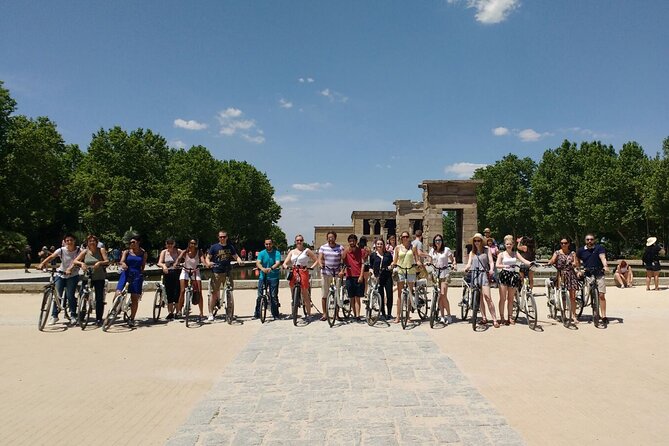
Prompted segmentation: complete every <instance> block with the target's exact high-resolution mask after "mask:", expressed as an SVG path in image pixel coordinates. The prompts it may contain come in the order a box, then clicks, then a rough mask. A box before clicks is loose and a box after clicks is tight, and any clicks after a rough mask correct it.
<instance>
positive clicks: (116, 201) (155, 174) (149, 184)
mask: <svg viewBox="0 0 669 446" xmlns="http://www.w3.org/2000/svg"><path fill="white" fill-rule="evenodd" d="M169 157H170V149H169V148H168V146H167V142H166V141H165V139H164V138H163V137H162V136H160V135H157V134H154V133H153V132H152V131H151V130H143V129H137V130H134V131H132V132H130V133H127V132H126V131H124V130H123V129H121V128H120V127H114V128H112V129H110V130H103V129H100V130H99V131H98V132H97V133H96V134H95V135H93V139H92V140H91V143H90V145H89V148H88V153H87V154H86V156H85V157H84V158H83V160H82V161H81V163H80V164H79V168H78V169H77V172H76V175H75V180H74V186H75V189H76V190H77V191H78V193H79V194H80V197H81V199H82V200H83V203H85V205H86V209H85V210H84V211H83V213H82V215H83V219H84V225H85V226H86V228H88V229H89V230H90V231H92V232H94V233H96V234H98V235H99V236H100V237H102V238H103V239H104V240H105V241H106V242H112V243H120V242H121V240H120V238H121V237H120V235H121V234H123V232H124V231H125V230H126V229H127V228H128V227H129V226H132V227H133V228H134V229H135V230H136V231H138V232H139V234H141V235H142V237H143V238H144V240H148V241H153V242H158V241H159V239H160V238H161V237H160V236H159V234H158V231H159V228H161V227H162V226H163V224H164V223H165V221H166V217H167V216H168V211H167V208H166V205H165V203H167V198H168V193H167V190H168V184H167V178H166V175H165V172H166V168H167V165H168V162H169Z"/></svg>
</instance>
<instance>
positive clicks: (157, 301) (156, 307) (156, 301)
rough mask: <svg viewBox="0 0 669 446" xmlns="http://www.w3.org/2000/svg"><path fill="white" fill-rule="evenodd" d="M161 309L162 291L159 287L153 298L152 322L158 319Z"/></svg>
mask: <svg viewBox="0 0 669 446" xmlns="http://www.w3.org/2000/svg"><path fill="white" fill-rule="evenodd" d="M162 308H163V290H162V289H161V288H160V287H159V288H158V289H157V290H156V294H155V295H154V296H153V322H158V319H160V310H161V309H162Z"/></svg>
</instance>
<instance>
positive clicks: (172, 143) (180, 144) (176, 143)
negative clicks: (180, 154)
mask: <svg viewBox="0 0 669 446" xmlns="http://www.w3.org/2000/svg"><path fill="white" fill-rule="evenodd" d="M169 145H170V146H172V147H176V148H177V149H185V148H186V143H185V142H183V141H182V140H180V139H176V140H174V141H170V142H169Z"/></svg>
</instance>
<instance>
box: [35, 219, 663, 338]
mask: <svg viewBox="0 0 669 446" xmlns="http://www.w3.org/2000/svg"><path fill="white" fill-rule="evenodd" d="M484 234H485V235H483V234H481V233H478V232H477V233H476V234H474V235H473V236H472V238H471V240H470V244H469V245H467V248H468V251H469V252H468V255H467V262H466V263H465V264H464V268H463V270H464V271H465V272H466V273H468V274H467V276H466V279H465V280H468V282H469V283H470V284H471V283H476V284H477V285H479V286H480V289H481V293H482V297H483V302H482V304H481V315H482V318H481V323H482V324H488V323H489V321H488V313H489V315H490V318H491V320H490V322H491V323H492V324H493V326H494V327H495V328H498V327H500V326H501V325H513V324H514V323H515V322H514V320H513V318H512V317H511V313H512V306H513V301H514V298H515V293H516V292H517V290H518V288H519V284H520V281H521V278H522V277H523V276H524V275H525V274H527V275H529V279H530V286H531V285H532V284H531V282H532V279H533V277H532V272H531V269H530V267H531V266H535V265H536V264H535V262H534V260H535V254H534V247H533V244H532V241H531V239H530V238H527V237H521V238H518V239H515V238H514V237H513V236H511V235H507V236H505V237H504V239H503V243H500V244H499V245H498V243H497V242H496V241H495V240H494V238H493V237H492V236H491V235H490V230H489V229H488V228H486V229H485V230H484ZM651 239H652V242H653V243H655V242H656V239H655V238H654V237H651V238H649V239H648V241H649V243H648V245H649V246H650V245H651V243H650V242H651ZM347 242H348V243H347V246H343V245H340V244H339V243H337V233H336V232H335V231H330V232H328V233H327V242H326V243H325V244H323V245H322V246H320V247H319V248H318V250H316V251H315V252H314V251H313V250H312V249H310V248H308V247H306V246H305V242H304V237H303V236H302V235H297V236H296V237H295V247H294V248H293V249H291V250H290V251H288V252H287V253H286V255H285V258H284V259H283V260H282V256H281V253H280V252H279V251H278V249H276V248H275V247H274V246H273V241H272V240H271V239H268V240H265V249H264V250H263V251H261V252H260V253H259V254H258V256H257V259H256V267H257V269H258V271H259V276H260V277H259V282H258V299H257V301H256V306H255V310H254V314H253V318H254V319H256V318H258V317H259V316H260V315H259V313H260V300H261V296H262V293H263V292H264V289H265V285H267V286H268V288H269V294H270V297H271V312H272V316H273V317H274V318H275V319H279V318H282V317H283V315H282V314H281V313H280V312H279V306H280V305H279V300H278V290H279V278H280V270H281V269H286V270H290V274H289V275H288V279H289V286H290V289H291V295H292V291H293V288H294V287H295V286H297V284H298V283H299V286H300V287H301V291H302V293H301V295H302V299H303V304H304V308H305V312H306V316H305V317H306V318H311V316H312V315H311V309H312V296H311V287H310V283H311V281H310V272H309V271H310V270H312V269H315V268H319V269H320V270H321V278H322V279H321V281H322V283H321V290H322V296H321V309H322V316H321V318H320V320H322V321H325V320H326V313H327V308H326V297H327V293H328V290H329V289H330V285H331V283H332V281H334V280H337V279H341V280H342V281H343V283H344V285H345V289H346V297H345V298H346V299H349V300H350V305H351V309H352V316H353V318H354V320H362V317H361V306H362V303H363V301H364V300H365V296H366V295H367V292H368V289H369V286H370V285H369V283H370V279H371V280H372V281H375V283H377V284H378V287H377V289H378V292H379V294H380V296H381V303H382V304H381V309H380V310H381V314H382V316H383V317H384V318H385V319H386V320H388V321H392V322H394V323H398V322H400V320H399V311H398V312H397V314H396V315H395V317H393V301H394V300H395V299H394V298H393V290H394V289H396V290H397V296H398V300H397V302H399V298H400V296H401V294H402V291H403V289H404V287H405V286H408V287H409V288H410V290H411V293H412V294H413V295H414V296H415V293H414V291H413V290H414V289H415V287H416V284H417V280H421V279H426V278H427V277H426V276H427V274H428V272H429V271H431V272H432V273H433V275H432V276H433V280H434V281H435V282H437V281H438V285H437V287H438V289H439V298H438V312H439V316H438V317H439V321H440V322H441V323H442V324H444V325H448V324H450V323H452V322H453V316H452V314H451V308H450V305H449V301H448V296H447V293H448V284H449V281H450V271H452V270H456V269H457V263H456V259H455V256H454V254H453V251H452V250H451V249H450V248H449V247H447V246H445V243H444V237H443V236H442V235H441V234H437V235H435V236H434V237H433V239H432V243H431V245H430V246H429V248H428V249H426V247H425V246H424V244H423V237H422V231H421V230H416V231H415V232H414V234H413V235H411V234H410V233H409V232H408V231H403V232H402V233H401V234H400V237H399V243H398V241H397V239H396V236H395V235H389V236H388V239H387V240H384V239H383V238H376V239H375V240H374V241H373V245H372V246H371V247H368V246H367V239H366V238H365V237H361V238H360V239H358V237H357V236H356V235H355V234H351V235H349V236H348V238H347ZM653 246H654V245H653ZM56 259H60V266H59V267H58V269H57V274H56V279H55V286H56V289H57V291H58V294H59V295H60V296H63V299H64V300H65V301H66V303H67V307H68V308H69V311H70V316H68V315H65V318H66V319H68V320H69V321H70V323H72V324H75V323H76V320H77V315H76V308H77V305H76V296H75V292H76V288H77V285H78V283H79V278H80V272H79V270H82V271H83V272H87V271H88V270H90V271H91V274H90V280H91V288H92V289H94V293H95V323H96V324H97V325H98V326H99V325H102V321H103V317H104V316H103V311H104V305H105V292H106V290H105V286H104V284H105V279H106V268H107V266H108V265H109V257H108V254H107V252H106V250H105V248H104V245H103V244H102V243H100V241H99V239H98V238H97V237H96V236H95V235H89V236H88V237H87V239H86V244H85V245H82V246H81V247H79V246H77V245H76V240H75V238H74V236H72V235H67V236H65V237H64V239H63V243H62V247H61V248H59V249H56V250H54V251H53V252H52V253H51V254H50V255H49V256H47V257H45V258H43V259H42V261H41V263H40V264H39V266H38V269H44V267H45V266H46V265H49V264H50V263H51V262H53V261H55V260H56ZM235 261H236V262H237V263H242V258H241V257H240V256H239V255H238V253H237V250H236V249H235V247H234V245H233V244H232V243H231V242H230V241H229V239H228V233H227V231H224V230H222V231H220V232H219V233H218V241H217V242H216V243H213V244H212V245H211V246H210V247H209V248H208V249H207V250H205V251H202V250H200V248H199V246H198V241H197V240H194V239H191V240H189V242H188V246H187V247H186V248H185V249H179V248H178V247H177V246H176V242H175V240H174V239H168V240H166V242H165V248H164V249H163V250H162V251H161V252H160V255H159V257H158V262H157V266H158V267H159V268H160V269H161V270H162V273H163V284H164V288H165V293H166V298H167V307H168V314H167V317H166V319H167V320H168V321H170V320H174V319H179V318H180V317H181V311H182V308H183V306H184V294H185V293H184V291H185V288H186V286H187V283H188V281H189V279H191V280H193V279H194V280H193V281H194V283H195V291H196V292H195V296H196V297H195V298H194V301H193V304H196V305H197V306H198V307H199V318H200V320H202V319H203V318H204V299H203V297H202V291H201V290H202V285H201V281H202V276H201V272H200V270H201V268H203V267H206V268H211V270H212V279H211V288H212V290H211V291H212V292H211V293H210V295H211V298H210V300H209V302H207V304H208V305H207V306H208V308H207V309H208V316H207V319H208V321H209V322H211V321H213V320H214V314H215V308H214V306H215V305H216V302H217V300H218V297H219V296H218V295H219V293H220V290H221V288H222V287H223V286H225V283H226V281H228V280H229V281H230V286H231V287H232V286H233V281H232V276H231V274H230V272H231V269H232V266H233V262H235ZM118 263H119V267H120V275H119V280H118V285H117V287H116V295H118V294H119V293H120V292H121V290H123V289H124V288H125V286H126V284H127V292H128V293H129V294H130V296H131V314H130V317H129V318H128V321H127V322H128V325H129V326H131V327H133V326H134V325H135V316H136V313H137V308H138V303H139V300H140V297H141V294H142V288H143V280H144V279H143V272H144V269H145V267H146V263H147V252H146V251H145V250H144V249H142V247H141V239H140V237H138V236H135V237H132V238H131V239H130V240H129V244H128V248H127V249H126V250H124V251H123V252H122V253H121V256H120V259H119V262H118ZM548 265H552V266H554V267H555V268H556V269H557V271H558V276H557V281H558V283H560V282H562V283H564V285H565V287H566V289H567V290H568V292H569V299H570V301H571V306H570V308H571V311H572V314H571V317H572V319H573V322H574V323H578V320H577V317H576V314H575V310H576V304H575V299H576V291H577V290H578V289H579V287H580V286H581V284H580V280H579V274H581V273H579V272H578V270H579V268H580V267H581V266H583V269H584V271H585V279H584V280H585V281H586V283H590V282H591V281H597V285H598V290H599V302H600V308H601V316H602V318H603V320H604V321H605V322H608V319H607V317H606V284H605V281H604V273H605V272H607V271H608V264H607V260H606V255H605V250H604V248H603V247H602V246H601V245H599V244H596V243H595V237H594V236H593V235H592V234H588V235H586V237H585V246H582V247H580V248H579V249H578V250H574V249H573V246H572V241H571V240H570V239H569V238H568V237H565V238H562V239H561V240H560V249H558V250H556V251H555V252H554V253H553V255H552V257H551V258H550V260H549V261H548ZM519 267H521V268H519ZM630 272H631V268H630ZM616 273H618V271H616ZM189 275H190V277H189ZM621 276H622V274H621ZM625 283H626V286H627V282H625ZM630 285H631V283H630ZM495 286H497V287H499V305H498V307H497V308H498V311H499V316H497V312H496V309H495V305H494V303H493V300H492V295H491V287H495ZM460 305H462V303H460ZM486 306H487V311H486ZM505 314H506V316H505ZM336 317H337V318H338V319H340V317H339V315H336ZM58 321H59V314H58V308H57V307H56V305H54V307H53V309H52V318H51V321H50V325H53V324H56V323H57V322H58Z"/></svg>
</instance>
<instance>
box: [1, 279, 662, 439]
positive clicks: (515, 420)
mask: <svg viewBox="0 0 669 446" xmlns="http://www.w3.org/2000/svg"><path fill="white" fill-rule="evenodd" d="M452 291H453V294H452V296H451V299H450V300H451V304H452V308H453V309H454V310H458V312H459V308H458V307H457V306H456V305H455V301H456V296H457V295H458V294H459V293H460V290H459V289H457V288H454V289H453V290H452ZM281 292H282V296H284V295H285V296H286V297H285V298H284V297H282V300H285V299H287V294H284V293H287V291H286V290H282V291H281ZM494 292H495V293H496V290H495V291H494ZM254 295H255V291H252V290H248V291H246V290H245V291H241V290H239V291H237V292H236V305H237V313H238V314H240V315H242V316H245V315H250V314H251V313H252V305H253V303H254ZM608 296H609V312H608V313H609V318H611V319H615V320H613V321H612V323H611V324H610V325H609V327H608V328H607V329H605V330H598V329H596V328H595V327H594V326H592V325H591V324H588V323H587V322H582V323H581V324H580V325H579V328H578V330H567V329H565V328H564V327H562V326H561V325H558V324H555V323H554V322H551V321H549V320H548V319H546V317H545V314H546V312H545V308H546V305H545V302H546V301H545V298H539V299H538V303H539V308H540V311H541V312H540V325H541V327H542V329H543V331H538V332H532V331H531V330H529V329H528V327H527V326H526V325H524V324H518V325H516V326H512V327H502V328H499V329H493V328H492V327H491V328H490V329H488V330H487V331H485V332H479V333H473V332H472V330H471V326H470V325H469V324H464V323H456V324H454V325H451V326H448V327H446V328H443V329H436V330H431V329H430V328H429V324H426V323H424V324H422V325H420V326H418V327H416V328H415V329H418V330H427V331H428V332H429V333H430V336H431V337H432V339H434V341H435V342H436V343H437V344H438V345H439V346H440V348H441V349H442V350H443V351H444V352H445V353H446V354H448V355H449V356H451V357H452V358H453V359H454V360H455V361H456V363H457V365H458V367H459V368H460V369H461V370H462V371H463V372H464V373H465V374H466V375H467V376H468V377H469V378H470V379H471V381H472V382H473V384H474V385H475V386H476V387H477V388H478V389H479V390H480V391H481V393H482V394H483V395H484V396H485V397H487V398H488V399H489V400H490V401H491V403H492V404H494V405H495V407H496V408H497V409H498V410H499V411H500V413H501V414H502V415H503V416H505V417H506V418H507V420H508V421H509V423H510V424H511V426H512V427H513V428H515V429H516V430H518V431H519V432H520V434H521V435H522V436H523V437H524V438H525V440H526V441H527V442H528V443H529V444H537V445H543V444H593V443H601V444H666V439H667V438H669V424H668V423H666V421H665V420H666V414H667V413H669V399H668V398H666V394H667V390H666V389H667V388H669V376H668V374H667V371H668V370H669V355H667V354H666V352H667V346H666V343H667V341H669V335H668V329H667V325H666V321H667V320H668V319H669V290H664V291H660V292H645V291H644V290H643V288H642V287H636V288H633V289H627V290H618V289H615V288H613V287H609V295H608ZM148 297H149V296H148V295H147V296H146V297H145V299H144V301H143V302H142V303H141V304H140V316H139V318H140V319H143V318H144V319H148V318H149V312H150V310H151V308H150V306H151V305H150V301H149V299H148ZM39 299H40V297H39V296H38V295H37V294H0V307H1V308H3V311H2V314H1V315H0V351H2V352H3V358H4V361H3V364H2V367H0V394H1V395H2V403H1V404H0V416H2V419H3V420H4V422H3V423H2V426H0V438H2V439H3V440H2V443H3V444H31V445H33V444H46V443H49V444H66V443H70V444H72V443H74V444H77V443H82V442H84V441H85V442H94V443H98V444H162V443H164V441H165V440H166V439H167V438H168V437H169V436H170V435H171V434H172V433H173V432H174V431H175V430H176V428H177V427H178V426H179V425H180V424H181V423H183V421H184V420H185V419H186V417H187V415H188V414H189V412H190V411H191V409H192V408H193V407H194V406H195V404H196V403H197V402H198V400H199V399H200V398H201V397H202V396H203V395H205V393H206V392H207V391H208V389H209V388H210V387H211V385H212V384H213V382H214V381H215V380H216V378H217V377H218V376H219V374H220V372H221V370H222V369H223V368H224V367H225V366H226V365H227V364H228V363H229V362H230V361H231V359H232V358H233V357H234V356H235V355H236V354H237V353H238V352H239V351H240V350H241V349H243V348H244V346H245V345H246V343H247V341H248V340H249V339H250V337H251V336H253V335H254V334H255V333H256V331H257V330H258V329H259V328H260V323H259V322H257V321H253V322H251V321H250V320H248V319H244V320H243V321H244V323H243V324H240V325H234V326H229V325H227V324H225V323H222V322H217V323H215V324H213V325H208V324H206V325H204V326H202V327H199V328H190V329H187V328H186V327H185V326H184V324H183V323H181V322H172V323H169V324H164V323H162V324H158V325H151V324H148V323H147V324H140V326H139V327H138V328H137V329H136V330H133V331H129V330H128V329H127V328H126V327H125V326H122V324H119V325H118V326H116V327H112V329H111V330H110V332H109V333H103V332H102V331H101V330H99V329H94V328H91V327H89V328H88V329H87V330H86V331H84V332H82V330H81V329H79V328H78V327H76V328H68V329H65V326H64V325H63V324H59V325H56V326H55V327H53V328H49V327H47V330H46V332H44V333H40V332H39V331H38V330H37V322H36V320H37V313H38V311H37V309H38V308H39ZM495 300H497V299H495ZM584 315H585V316H587V315H589V309H586V310H585V311H584ZM282 323H283V322H282ZM285 323H286V329H293V327H292V325H291V324H290V322H288V321H286V322H285ZM196 327H197V325H196ZM360 329H361V330H369V328H368V327H366V326H360ZM372 334H373V332H372V331H371V330H370V335H372ZM662 352H665V353H664V354H663V353H662ZM426 385H431V384H430V383H426ZM435 385H436V384H435ZM440 385H447V383H444V384H440Z"/></svg>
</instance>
